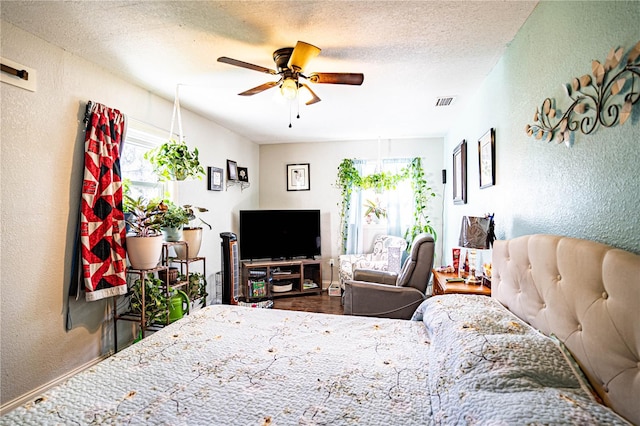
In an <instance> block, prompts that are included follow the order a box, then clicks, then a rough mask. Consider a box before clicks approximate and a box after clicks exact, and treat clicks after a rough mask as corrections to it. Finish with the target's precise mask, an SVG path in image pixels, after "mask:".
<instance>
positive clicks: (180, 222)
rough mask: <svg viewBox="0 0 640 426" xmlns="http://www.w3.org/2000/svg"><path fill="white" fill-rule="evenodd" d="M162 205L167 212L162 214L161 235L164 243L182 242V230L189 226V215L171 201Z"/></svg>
mask: <svg viewBox="0 0 640 426" xmlns="http://www.w3.org/2000/svg"><path fill="white" fill-rule="evenodd" d="M164 204H165V205H166V206H167V210H166V211H165V212H163V213H162V235H164V240H165V241H182V228H183V227H184V226H185V225H188V224H189V214H188V213H187V211H186V210H185V209H183V208H182V207H179V206H176V205H175V204H173V203H172V202H171V201H166V202H164Z"/></svg>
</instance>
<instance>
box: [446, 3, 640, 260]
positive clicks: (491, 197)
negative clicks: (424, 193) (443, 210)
mask: <svg viewBox="0 0 640 426" xmlns="http://www.w3.org/2000/svg"><path fill="white" fill-rule="evenodd" d="M638 41H640V2H637V1H633V2H613V1H607V2H568V1H567V2H565V1H563V2H541V3H540V4H538V6H537V7H536V9H535V10H534V11H533V13H532V14H531V16H530V17H529V19H528V20H527V21H526V23H525V24H524V25H523V27H522V28H521V30H520V31H519V32H518V34H517V35H516V37H515V39H514V40H513V41H512V43H511V44H510V46H509V47H508V48H507V50H506V52H505V54H504V55H503V57H502V58H501V59H500V61H499V62H498V63H497V64H496V66H495V67H494V69H493V70H492V71H491V73H490V74H489V76H488V77H487V79H486V81H485V83H484V85H483V87H482V88H481V90H480V91H479V92H478V93H477V95H476V97H475V98H474V99H473V101H472V102H471V104H470V105H469V106H468V108H467V109H466V110H465V112H464V114H463V115H461V116H460V118H459V120H458V122H457V125H456V126H455V130H454V131H452V132H451V133H450V134H449V135H447V137H446V139H445V144H446V148H445V156H446V158H445V160H446V163H445V164H447V168H448V169H449V173H451V168H452V167H451V162H452V160H451V153H452V151H453V149H454V147H455V146H456V145H457V144H458V143H460V141H461V140H462V139H466V140H467V143H468V165H467V170H468V176H469V179H468V194H469V195H468V203H467V204H466V205H453V203H452V202H451V188H448V193H447V195H448V202H447V214H446V217H447V226H446V234H445V238H446V247H447V250H446V251H445V259H450V254H449V253H450V252H451V250H450V249H451V247H454V246H456V245H457V239H458V233H459V229H460V219H461V216H463V215H483V214H485V213H487V212H495V214H496V231H497V236H498V238H501V239H505V238H513V237H516V236H519V235H525V234H533V233H550V234H558V235H566V236H572V237H577V238H585V239H591V240H595V241H600V242H604V243H606V244H610V245H613V246H616V247H620V248H623V249H626V250H629V251H632V252H636V253H640V213H639V211H640V210H639V209H640V151H639V149H640V102H638V103H637V104H636V105H635V107H634V114H633V116H632V118H631V119H630V120H629V121H627V122H626V123H625V124H624V125H623V126H620V125H618V126H615V127H613V128H602V127H600V128H599V129H598V130H597V131H596V132H594V133H592V134H591V135H584V134H581V133H576V136H575V141H574V145H573V147H572V148H567V147H566V146H565V145H564V144H560V145H558V144H556V143H555V142H551V143H547V142H541V141H538V140H535V139H534V138H530V137H528V136H527V135H526V133H525V131H524V129H525V126H526V125H527V124H532V123H533V115H534V112H535V110H536V107H538V106H540V105H541V104H542V101H543V100H544V99H545V98H546V97H550V98H555V99H556V101H557V103H558V104H557V105H558V107H564V108H566V107H567V106H568V105H569V103H570V100H569V98H568V97H567V96H566V94H565V93H564V90H563V89H562V85H563V84H564V83H568V82H570V81H571V79H572V78H573V77H580V76H582V75H584V74H590V73H591V61H592V60H594V59H598V60H600V61H601V62H604V60H605V59H606V56H607V54H608V53H609V51H610V50H611V48H612V47H623V48H624V50H625V53H626V52H627V51H628V50H629V49H630V48H632V47H633V46H634V45H635V44H636V43H637V42H638ZM637 90H638V86H636V91H637ZM490 127H494V128H495V129H496V170H497V176H496V185H495V186H493V187H490V188H485V189H479V183H478V154H477V140H478V138H479V137H480V136H482V135H483V134H484V133H485V132H486V131H487V130H488V129H489V128H490Z"/></svg>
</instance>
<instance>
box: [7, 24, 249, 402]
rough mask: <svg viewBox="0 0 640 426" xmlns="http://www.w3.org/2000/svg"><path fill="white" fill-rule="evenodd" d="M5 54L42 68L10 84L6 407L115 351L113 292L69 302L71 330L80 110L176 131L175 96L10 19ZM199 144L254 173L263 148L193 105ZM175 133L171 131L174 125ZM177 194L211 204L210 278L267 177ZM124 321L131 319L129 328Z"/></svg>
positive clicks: (220, 162)
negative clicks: (98, 107) (23, 83)
mask: <svg viewBox="0 0 640 426" xmlns="http://www.w3.org/2000/svg"><path fill="white" fill-rule="evenodd" d="M1 30H2V33H1V35H2V37H1V43H2V45H1V48H2V56H3V57H5V58H7V59H10V60H13V61H15V62H18V63H21V64H24V65H26V66H28V67H31V68H34V69H36V71H37V72H38V87H37V91H36V92H35V93H33V92H29V91H26V90H23V89H19V88H17V87H14V86H11V85H8V84H4V83H3V84H1V85H0V97H1V104H0V105H1V108H0V111H1V114H2V129H1V151H0V152H1V160H2V167H1V169H0V188H1V190H0V191H1V192H0V195H1V200H2V212H1V219H2V220H1V235H0V238H1V251H0V253H1V256H2V257H1V259H0V274H1V275H0V280H1V285H0V312H1V314H2V322H1V326H2V329H1V331H0V332H1V340H0V346H1V349H0V351H1V352H0V354H1V355H0V358H1V360H2V365H1V371H2V376H1V377H2V387H1V392H0V394H1V397H2V400H1V402H2V404H3V405H5V404H6V403H7V402H8V401H11V400H12V399H14V398H16V397H18V396H20V395H22V394H25V393H27V392H30V391H32V390H34V389H36V388H38V387H39V386H42V385H44V384H46V383H47V382H49V381H52V380H55V379H57V378H59V377H60V376H62V375H64V374H67V373H69V372H70V371H72V370H74V369H75V368H77V367H79V366H82V365H84V364H86V363H88V362H91V361H93V360H95V359H96V358H98V357H100V356H101V355H102V354H105V353H107V352H108V351H109V350H110V349H112V348H113V337H112V336H113V329H112V322H111V320H110V319H109V315H110V309H109V308H110V301H109V302H107V301H97V302H85V301H84V300H80V301H78V302H75V301H71V302H70V303H69V305H70V311H71V319H72V329H71V330H70V331H68V332H67V331H65V321H66V317H65V313H66V309H67V304H68V301H69V300H70V299H68V297H67V290H68V286H69V281H70V274H71V259H72V253H73V241H74V237H73V236H74V234H75V229H76V225H77V214H78V209H79V199H80V183H81V181H82V172H83V149H84V146H83V133H84V125H83V123H82V118H83V115H84V109H85V105H86V102H87V101H88V100H91V101H94V102H99V103H103V104H105V105H107V106H109V107H113V108H117V109H120V110H121V111H122V112H124V113H125V114H128V115H129V116H131V117H134V118H136V119H139V120H141V121H144V122H147V123H149V124H153V125H155V126H157V127H160V128H165V129H168V128H169V126H170V120H171V113H172V107H173V103H172V102H171V101H166V100H164V99H161V98H159V97H157V96H155V95H153V94H151V93H149V92H147V91H145V90H143V89H141V88H139V87H136V86H133V85H131V84H129V83H126V82H125V81H123V80H121V79H120V78H118V77H116V76H114V75H113V74H110V73H108V72H106V71H105V70H103V69H101V68H99V67H97V66H95V65H93V64H91V63H88V62H86V61H84V60H82V59H80V58H78V57H75V56H73V55H71V54H69V53H68V52H65V51H64V50H62V49H59V48H57V47H55V46H53V45H51V44H48V43H46V42H44V41H42V40H41V39H38V38H36V37H34V36H32V35H31V34H28V33H26V32H24V31H22V30H20V29H18V28H16V27H14V26H13V25H11V24H9V23H6V22H4V21H3V22H2V27H1ZM182 116H183V125H184V131H185V135H186V138H187V143H188V144H189V145H190V146H197V147H198V148H199V150H200V156H201V157H200V159H201V161H202V163H203V165H204V166H217V167H224V166H225V164H226V159H227V158H230V159H237V160H238V161H239V163H240V164H241V165H246V166H248V167H249V168H250V169H252V170H254V171H255V172H257V171H258V169H259V163H258V155H259V151H258V147H257V145H255V144H253V143H252V142H250V141H248V140H246V139H244V138H242V137H240V136H238V135H235V134H233V133H231V132H229V131H227V130H225V129H223V128H221V127H220V126H218V125H216V124H214V123H212V122H210V121H208V120H206V119H204V118H202V117H200V116H197V115H194V114H192V113H189V112H188V111H185V110H183V114H182ZM167 133H168V132H167ZM178 190H179V201H180V202H185V203H186V202H190V203H193V204H196V205H200V206H203V207H207V208H209V209H210V213H208V214H207V216H206V219H207V221H208V222H209V223H211V224H212V225H213V227H214V229H213V231H206V235H205V241H204V244H203V248H202V251H201V253H200V255H202V256H206V257H207V275H208V276H209V277H211V275H212V274H213V273H215V272H216V271H218V270H219V269H220V249H219V247H220V238H219V235H218V234H219V233H220V232H223V231H228V230H231V229H232V226H233V223H232V220H233V214H232V213H231V212H232V211H237V209H238V208H239V207H243V208H252V207H254V208H255V207H257V201H258V193H259V185H258V183H257V182H254V183H253V184H252V187H251V188H250V189H248V190H245V191H244V192H242V193H241V192H240V190H239V189H238V188H230V189H229V191H222V192H213V191H207V190H206V180H203V181H194V182H185V183H181V184H179V188H178ZM123 327H124V326H123Z"/></svg>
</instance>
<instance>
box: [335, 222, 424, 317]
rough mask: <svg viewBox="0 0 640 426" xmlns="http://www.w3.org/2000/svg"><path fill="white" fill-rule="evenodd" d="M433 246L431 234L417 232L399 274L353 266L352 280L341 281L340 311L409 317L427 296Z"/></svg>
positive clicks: (349, 313)
mask: <svg viewBox="0 0 640 426" xmlns="http://www.w3.org/2000/svg"><path fill="white" fill-rule="evenodd" d="M434 250H435V243H434V241H433V237H432V236H431V235H429V234H420V235H418V236H417V237H416V238H415V239H414V240H413V244H412V246H411V255H410V257H409V258H408V259H407V261H406V262H405V264H404V266H403V267H402V271H401V272H400V274H397V273H393V272H385V271H375V270H367V269H356V270H355V271H354V273H353V280H348V281H345V283H344V284H345V292H344V295H343V298H344V299H343V304H344V314H345V315H362V316H370V317H382V318H399V319H410V318H411V316H412V315H413V312H414V311H415V310H416V308H417V307H418V305H420V303H422V301H423V300H424V299H426V298H427V295H426V294H425V292H426V291H427V287H428V285H429V279H430V278H431V268H432V267H433V255H434Z"/></svg>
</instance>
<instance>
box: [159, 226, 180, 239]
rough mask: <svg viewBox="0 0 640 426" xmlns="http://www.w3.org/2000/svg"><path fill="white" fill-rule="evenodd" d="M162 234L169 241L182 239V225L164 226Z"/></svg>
mask: <svg viewBox="0 0 640 426" xmlns="http://www.w3.org/2000/svg"><path fill="white" fill-rule="evenodd" d="M162 235H163V236H164V240H165V241H167V242H172V241H182V226H180V227H179V228H168V227H163V228H162Z"/></svg>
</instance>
